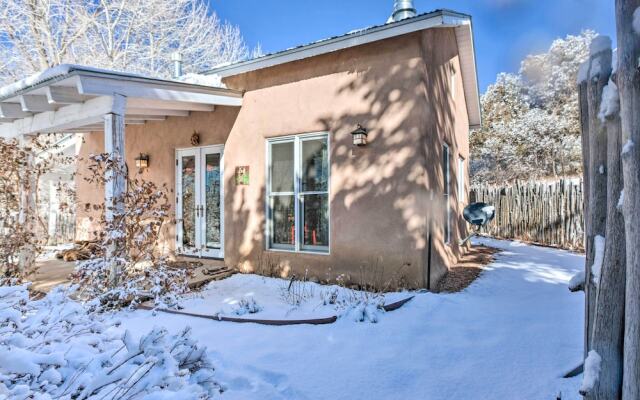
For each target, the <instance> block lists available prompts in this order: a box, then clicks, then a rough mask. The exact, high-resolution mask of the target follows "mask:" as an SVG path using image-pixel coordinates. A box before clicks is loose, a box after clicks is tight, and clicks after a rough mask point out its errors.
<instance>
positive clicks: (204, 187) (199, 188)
mask: <svg viewBox="0 0 640 400" xmlns="http://www.w3.org/2000/svg"><path fill="white" fill-rule="evenodd" d="M176 164H177V165H176V191H177V198H176V200H177V204H176V220H177V224H176V229H177V235H176V240H177V243H176V245H177V246H176V247H177V251H178V253H181V254H185V255H196V256H199V257H215V258H223V237H224V223H223V218H224V207H223V202H222V199H223V197H222V196H223V182H222V146H211V147H204V148H195V149H188V150H179V151H178V152H177V157H176Z"/></svg>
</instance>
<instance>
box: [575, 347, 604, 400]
mask: <svg viewBox="0 0 640 400" xmlns="http://www.w3.org/2000/svg"><path fill="white" fill-rule="evenodd" d="M601 363H602V358H601V357H600V355H599V354H598V353H597V352H596V351H595V350H591V351H589V354H588V355H587V359H586V360H584V375H583V378H582V386H580V394H581V395H582V396H586V395H587V394H589V393H590V392H591V391H592V390H593V388H594V387H595V385H596V382H597V381H598V376H599V375H600V364H601Z"/></svg>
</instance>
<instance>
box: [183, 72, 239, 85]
mask: <svg viewBox="0 0 640 400" xmlns="http://www.w3.org/2000/svg"><path fill="white" fill-rule="evenodd" d="M177 80H178V81H179V82H184V83H190V84H193V85H200V86H211V87H218V88H222V89H226V88H227V86H226V85H225V84H224V83H222V77H220V75H217V74H210V75H203V74H194V73H188V74H184V75H183V76H181V77H179V78H178V79H177Z"/></svg>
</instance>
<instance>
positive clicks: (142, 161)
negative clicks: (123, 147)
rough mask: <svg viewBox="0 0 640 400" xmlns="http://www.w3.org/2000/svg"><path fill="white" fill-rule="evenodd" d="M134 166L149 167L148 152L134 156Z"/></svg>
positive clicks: (139, 167)
mask: <svg viewBox="0 0 640 400" xmlns="http://www.w3.org/2000/svg"><path fill="white" fill-rule="evenodd" d="M136 168H138V169H145V168H149V155H148V154H142V153H140V155H139V156H138V157H136Z"/></svg>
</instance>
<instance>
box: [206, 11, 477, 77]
mask: <svg viewBox="0 0 640 400" xmlns="http://www.w3.org/2000/svg"><path fill="white" fill-rule="evenodd" d="M445 16H446V18H445ZM469 23H470V18H469V17H468V16H466V15H463V14H458V13H453V12H448V11H436V12H433V13H429V14H424V15H421V16H418V17H414V18H409V19H406V20H403V21H399V22H395V23H390V24H385V25H380V26H377V27H374V28H370V29H365V30H362V31H360V32H355V33H352V34H347V35H343V36H338V37H336V38H332V39H327V40H321V41H318V42H316V43H311V44H308V45H305V46H299V47H295V48H293V49H290V50H285V51H282V52H279V53H275V54H271V55H267V56H264V57H259V58H256V59H253V60H248V61H243V62H239V63H235V64H231V65H227V66H222V67H218V68H213V69H212V70H210V71H208V72H207V73H211V74H217V75H220V76H221V77H222V78H226V77H229V76H233V75H238V74H243V73H246V72H251V71H255V70H258V69H263V68H269V67H273V66H276V65H280V64H284V63H288V62H292V61H297V60H302V59H305V58H309V57H314V56H317V55H321V54H326V53H330V52H333V51H338V50H343V49H347V48H350V47H355V46H360V45H363V44H367V43H371V42H376V41H379V40H384V39H389V38H392V37H396V36H401V35H405V34H408V33H412V32H417V31H421V30H424V29H429V28H434V27H439V26H440V27H441V26H458V25H462V24H469Z"/></svg>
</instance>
